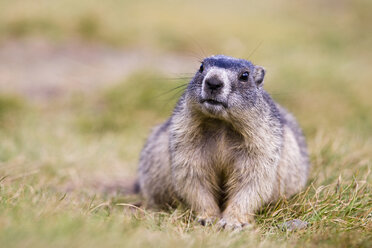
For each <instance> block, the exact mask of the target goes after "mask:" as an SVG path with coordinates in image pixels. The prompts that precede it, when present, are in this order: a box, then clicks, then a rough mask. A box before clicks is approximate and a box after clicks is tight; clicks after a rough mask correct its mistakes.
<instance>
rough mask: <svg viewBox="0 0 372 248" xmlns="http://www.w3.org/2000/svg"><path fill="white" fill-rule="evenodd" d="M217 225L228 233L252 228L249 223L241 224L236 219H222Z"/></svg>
mask: <svg viewBox="0 0 372 248" xmlns="http://www.w3.org/2000/svg"><path fill="white" fill-rule="evenodd" d="M218 225H219V227H220V228H223V229H225V230H229V231H241V230H243V229H248V228H252V224H250V223H249V222H241V221H239V220H238V219H226V218H222V219H221V220H220V221H219V222H218Z"/></svg>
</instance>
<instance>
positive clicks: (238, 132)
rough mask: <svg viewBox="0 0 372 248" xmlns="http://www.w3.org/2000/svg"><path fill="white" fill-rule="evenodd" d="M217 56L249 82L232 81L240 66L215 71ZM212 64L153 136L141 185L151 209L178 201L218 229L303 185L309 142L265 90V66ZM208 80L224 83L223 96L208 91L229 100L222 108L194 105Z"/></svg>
mask: <svg viewBox="0 0 372 248" xmlns="http://www.w3.org/2000/svg"><path fill="white" fill-rule="evenodd" d="M220 58H221V59H226V60H227V61H228V62H230V61H232V62H231V63H232V64H234V63H236V64H238V65H239V66H240V67H242V68H243V67H244V66H245V67H244V69H245V70H248V71H249V70H250V71H253V73H251V76H250V78H249V80H248V81H247V83H245V84H243V83H244V82H243V83H242V82H239V80H236V78H237V75H239V74H238V73H239V70H240V69H239V68H240V67H239V66H237V68H238V69H236V68H235V67H234V68H233V69H230V68H225V67H223V66H220V65H218V64H217V63H219V62H220V61H218V60H221V59H220ZM210 59H211V60H212V59H214V60H212V62H213V63H215V64H217V65H218V66H215V65H214V66H212V62H209V63H210V64H211V65H210V67H209V69H208V71H205V70H204V71H202V70H200V72H199V74H198V73H197V74H196V76H195V77H194V79H193V80H192V81H191V82H190V86H189V88H188V89H187V90H186V92H185V94H184V95H183V96H182V97H181V99H180V101H179V103H178V104H177V107H176V108H175V111H174V113H173V115H172V116H171V118H170V119H169V120H168V121H167V122H166V123H164V124H163V125H160V126H158V127H156V128H155V129H154V130H153V132H152V134H151V135H150V137H149V139H148V141H147V143H146V145H145V147H144V149H143V151H142V153H141V158H140V165H139V184H140V188H141V192H142V195H143V196H144V198H145V199H146V202H147V205H148V206H151V207H158V208H164V207H167V206H174V203H175V202H176V201H180V202H183V203H184V204H185V205H186V206H188V207H190V208H191V209H192V210H194V211H195V212H196V213H197V215H198V219H199V221H200V222H201V223H202V224H208V223H212V222H214V221H216V220H219V224H220V225H221V226H222V227H225V228H229V229H235V228H242V227H244V226H246V225H247V224H249V223H251V222H252V221H253V216H254V213H255V211H256V210H258V209H259V208H260V207H261V206H262V205H263V204H266V203H269V202H272V201H275V200H277V199H278V198H279V197H280V196H284V197H290V196H291V195H293V194H295V193H297V192H299V191H300V190H301V189H302V188H303V187H304V185H305V184H306V181H307V176H308V170H309V163H308V155H307V151H306V144H305V140H304V137H303V136H302V133H301V130H300V129H299V127H298V125H297V123H296V121H295V119H294V118H293V116H292V115H290V114H289V113H288V112H287V111H286V110H285V109H283V108H282V107H280V106H279V105H278V104H276V103H274V102H273V101H272V100H271V98H270V97H269V96H268V94H267V93H266V92H265V91H264V90H263V89H262V81H263V76H264V74H265V71H264V69H263V68H262V67H258V66H256V67H255V66H253V65H252V66H250V65H251V64H249V63H248V62H247V63H246V64H244V63H245V62H244V61H243V62H241V63H240V62H239V61H238V62H239V63H240V64H239V63H238V62H236V61H235V59H233V58H229V57H224V56H223V57H218V56H217V58H216V57H211V58H210ZM215 60H217V62H216V61H215ZM222 62H224V61H222ZM205 63H208V60H206V62H205ZM242 63H243V64H242ZM241 64H242V65H241ZM221 67H222V68H221ZM211 75H212V76H213V79H217V80H220V81H221V82H222V81H223V82H224V84H223V88H222V91H221V92H219V93H214V92H213V91H212V94H213V97H215V98H214V99H228V100H226V104H228V107H227V108H225V109H222V107H221V108H220V107H219V106H217V107H215V106H210V105H206V104H201V101H198V99H199V98H198V96H200V95H203V94H206V93H205V92H206V90H205V88H203V87H206V86H205V85H206V83H205V82H206V80H207V79H208V78H210V77H212V76H211ZM257 77H260V78H258V79H257ZM206 78H207V79H206ZM239 87H240V88H239ZM242 87H246V89H241V88H242ZM246 92H247V93H246ZM217 97H220V98H217ZM221 101H223V100H221ZM224 101H225V100H224ZM221 109H222V110H221Z"/></svg>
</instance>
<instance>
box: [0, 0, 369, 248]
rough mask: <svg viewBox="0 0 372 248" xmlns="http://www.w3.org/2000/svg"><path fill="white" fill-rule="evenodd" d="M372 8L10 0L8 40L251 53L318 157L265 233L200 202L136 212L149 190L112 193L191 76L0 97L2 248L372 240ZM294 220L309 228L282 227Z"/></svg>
mask: <svg viewBox="0 0 372 248" xmlns="http://www.w3.org/2000/svg"><path fill="white" fill-rule="evenodd" d="M229 3H230V2H229ZM371 9H372V6H371V3H370V1H367V0H358V1H350V2H343V1H339V2H337V3H336V2H334V3H332V4H331V3H328V2H327V3H325V2H323V1H312V2H309V3H302V2H301V3H300V2H299V3H291V4H289V3H287V2H285V1H269V0H267V1H262V2H260V3H258V2H256V3H253V2H252V3H249V4H247V3H246V2H243V1H239V0H234V1H231V3H230V4H229V5H228V6H227V5H226V3H224V2H222V1H214V2H213V4H212V3H211V2H210V1H203V2H200V1H187V2H181V1H176V2H175V1H165V0H164V1H146V2H145V1H125V2H124V1H123V2H119V1H114V0H109V1H105V2H102V1H87V0H84V1H79V2H76V1H71V0H64V1H46V0H45V1H43V0H41V1H39V2H38V4H34V1H27V0H26V1H7V0H2V1H0V40H1V41H4V40H9V39H10V40H11V39H27V38H29V37H34V36H36V37H43V38H44V39H50V40H53V41H57V42H68V40H69V39H81V40H83V41H86V42H97V43H106V44H109V45H113V46H119V47H122V48H124V49H143V48H145V49H149V50H156V51H160V52H162V53H169V52H172V53H175V52H177V53H183V54H190V56H196V57H198V58H201V57H203V56H204V55H206V54H216V53H225V54H228V55H232V56H237V57H245V58H248V57H249V58H250V59H252V60H253V61H254V62H255V63H257V64H260V65H263V66H265V67H266V69H267V71H268V73H267V77H266V81H265V88H266V89H267V90H268V91H269V92H270V93H271V94H272V95H273V97H274V98H275V99H276V100H277V101H279V102H280V103H281V104H283V105H284V106H286V107H287V108H288V109H290V110H291V111H292V112H293V113H294V114H295V115H296V117H297V118H298V120H299V122H300V123H301V126H302V127H303V128H304V131H305V134H306V136H307V140H308V144H309V150H310V155H311V162H312V166H313V167H312V170H311V174H310V180H309V183H308V186H307V187H306V189H305V190H304V191H303V192H302V193H300V194H298V195H296V196H294V197H293V198H291V199H288V200H281V201H280V202H278V203H277V204H273V205H269V206H265V207H263V209H261V210H260V211H259V212H258V213H257V216H256V224H255V229H254V230H247V231H244V232H242V233H229V232H224V231H219V230H217V229H216V228H215V227H208V228H205V227H201V226H199V225H198V224H197V223H196V222H195V220H194V218H193V214H192V213H190V212H189V211H188V210H185V209H181V208H180V209H176V210H174V211H170V212H154V211H151V210H144V209H137V208H135V207H133V206H130V204H136V203H137V202H138V201H140V199H139V198H138V196H132V195H125V194H124V195H123V194H115V193H112V192H109V191H107V190H106V188H107V185H111V184H115V183H116V182H122V181H127V182H129V181H130V179H131V178H133V177H134V176H135V174H136V169H137V161H138V155H139V152H140V149H141V147H142V145H143V143H144V141H145V139H146V137H147V135H148V133H149V130H150V128H151V127H152V126H153V125H155V124H157V123H160V122H161V121H163V120H165V119H166V118H167V116H169V115H170V113H171V111H172V108H173V106H174V104H175V102H176V100H177V97H178V96H179V95H180V92H179V90H178V89H175V90H173V91H170V92H168V91H169V90H171V89H174V88H176V87H178V86H181V85H182V84H183V83H185V82H187V80H178V79H177V80H175V79H169V78H168V77H167V76H166V75H162V74H160V73H158V72H157V71H154V70H153V69H152V68H148V69H147V70H141V71H138V72H135V73H134V74H133V75H132V76H131V77H129V78H126V79H124V80H123V81H122V82H118V83H117V84H116V85H115V86H113V87H111V88H106V89H104V90H102V91H98V92H93V93H91V94H84V95H75V96H73V97H71V99H68V100H67V101H65V102H53V101H51V102H48V104H34V103H33V102H30V101H29V100H27V99H26V98H22V97H20V96H17V97H15V96H9V95H0V244H1V246H2V247H51V246H53V247H66V246H69V247H117V246H123V247H177V246H180V247H227V246H229V247H246V246H257V247H371V245H372V238H371V232H372V192H371V191H372V188H371V182H372V181H371V163H372V158H371V151H372V138H371V137H372V99H371V97H370V92H371V90H372V73H371V71H370V66H371V65H372V54H371V49H370V48H371V45H370V44H371V42H372V35H371V33H370V32H367V31H366V30H368V28H369V23H371V21H372V19H371V15H370V11H371ZM180 10H182V11H180ZM190 13H192V15H191V14H190ZM191 16H192V18H190V17H191ZM259 44H261V45H259ZM255 48H257V49H255ZM203 50H204V51H203ZM252 51H253V54H252ZM195 64H196V65H195V68H197V67H198V65H197V64H198V62H196V63H195ZM191 73H192V72H191ZM179 89H182V88H179ZM128 204H129V205H128ZM294 218H297V219H301V220H303V221H307V222H309V227H308V228H307V229H306V230H300V231H297V232H289V231H283V230H282V228H281V225H282V224H283V222H285V221H287V220H292V219H294Z"/></svg>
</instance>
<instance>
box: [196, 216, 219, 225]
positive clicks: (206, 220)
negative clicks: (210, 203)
mask: <svg viewBox="0 0 372 248" xmlns="http://www.w3.org/2000/svg"><path fill="white" fill-rule="evenodd" d="M197 220H198V222H199V224H200V225H202V226H211V225H213V224H215V223H216V222H217V217H205V216H198V217H197Z"/></svg>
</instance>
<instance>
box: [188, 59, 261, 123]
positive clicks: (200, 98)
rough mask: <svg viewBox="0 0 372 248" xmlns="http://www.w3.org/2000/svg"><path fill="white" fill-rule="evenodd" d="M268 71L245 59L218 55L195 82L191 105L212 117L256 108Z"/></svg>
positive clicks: (190, 93) (208, 61)
mask: <svg viewBox="0 0 372 248" xmlns="http://www.w3.org/2000/svg"><path fill="white" fill-rule="evenodd" d="M264 76H265V70H264V68H263V67H261V66H255V65H253V64H252V63H251V62H249V61H247V60H244V59H236V58H232V57H227V56H224V55H216V56H212V57H208V58H206V59H204V61H203V62H202V63H201V65H200V68H199V71H197V72H196V74H195V76H194V78H193V79H192V80H191V82H190V84H189V86H188V89H187V92H186V98H187V103H188V104H191V105H192V108H194V109H196V110H200V111H201V112H202V113H204V114H206V115H207V116H210V117H216V118H221V119H226V118H228V117H229V116H230V114H231V113H236V112H237V111H238V112H241V111H242V110H244V109H249V108H253V107H255V105H256V102H257V99H258V97H259V96H260V95H261V94H262V91H263V89H262V86H263V80H264Z"/></svg>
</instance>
